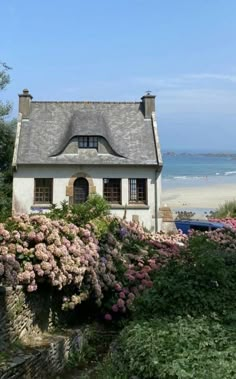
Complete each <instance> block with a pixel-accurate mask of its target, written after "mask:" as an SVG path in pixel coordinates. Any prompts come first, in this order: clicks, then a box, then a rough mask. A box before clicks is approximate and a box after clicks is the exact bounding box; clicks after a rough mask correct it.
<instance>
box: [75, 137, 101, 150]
mask: <svg viewBox="0 0 236 379" xmlns="http://www.w3.org/2000/svg"><path fill="white" fill-rule="evenodd" d="M79 147H80V148H82V149H87V148H90V149H91V148H92V149H97V147H98V137H94V136H89V137H88V136H86V137H85V136H83V137H82V136H81V137H79Z"/></svg>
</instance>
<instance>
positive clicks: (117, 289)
mask: <svg viewBox="0 0 236 379" xmlns="http://www.w3.org/2000/svg"><path fill="white" fill-rule="evenodd" d="M114 288H115V290H116V291H118V292H120V291H121V290H122V287H121V285H120V284H119V283H116V284H115V286H114Z"/></svg>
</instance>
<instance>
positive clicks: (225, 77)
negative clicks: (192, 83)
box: [183, 73, 236, 83]
mask: <svg viewBox="0 0 236 379" xmlns="http://www.w3.org/2000/svg"><path fill="white" fill-rule="evenodd" d="M183 78H185V79H187V80H188V79H189V80H191V79H193V80H195V79H196V80H198V79H199V80H201V79H210V80H220V81H228V82H232V83H236V75H225V74H210V73H200V74H190V75H183Z"/></svg>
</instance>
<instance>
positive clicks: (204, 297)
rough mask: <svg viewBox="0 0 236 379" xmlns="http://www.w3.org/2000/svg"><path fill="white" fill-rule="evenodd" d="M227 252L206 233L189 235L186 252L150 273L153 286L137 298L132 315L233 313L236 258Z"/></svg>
mask: <svg viewBox="0 0 236 379" xmlns="http://www.w3.org/2000/svg"><path fill="white" fill-rule="evenodd" d="M229 254H231V253H227V252H224V251H220V250H219V248H218V245H217V243H216V242H214V241H210V240H208V238H207V236H206V235H205V234H201V235H196V236H192V237H191V238H190V240H189V249H188V250H187V251H186V250H183V251H182V252H181V254H180V256H178V257H176V258H173V259H170V260H169V262H168V263H167V264H166V265H165V266H164V267H162V268H161V269H160V270H159V271H155V272H154V273H153V287H152V288H151V289H149V290H146V291H145V292H144V293H143V294H142V296H140V297H139V298H138V299H137V300H136V304H135V317H138V318H144V319H147V318H148V317H155V316H158V317H159V316H165V317H175V316H176V315H188V314H190V315H194V316H196V315H202V314H206V315H207V314H209V313H211V312H216V313H217V314H218V315H221V316H226V315H227V317H229V314H230V313H232V314H233V313H235V310H236V296H235V292H236V259H234V260H232V259H231V258H230V257H229V256H228V255H229ZM231 255H232V254H231ZM229 258H230V259H229Z"/></svg>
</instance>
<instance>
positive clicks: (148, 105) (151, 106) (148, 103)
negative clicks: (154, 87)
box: [141, 91, 156, 118]
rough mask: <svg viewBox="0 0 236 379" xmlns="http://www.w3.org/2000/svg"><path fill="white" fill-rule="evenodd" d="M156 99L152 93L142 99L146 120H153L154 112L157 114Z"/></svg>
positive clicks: (149, 92)
mask: <svg viewBox="0 0 236 379" xmlns="http://www.w3.org/2000/svg"><path fill="white" fill-rule="evenodd" d="M155 97H156V96H154V95H151V91H147V92H146V94H145V95H144V96H143V97H141V100H142V103H143V113H144V118H151V116H152V112H155Z"/></svg>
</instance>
